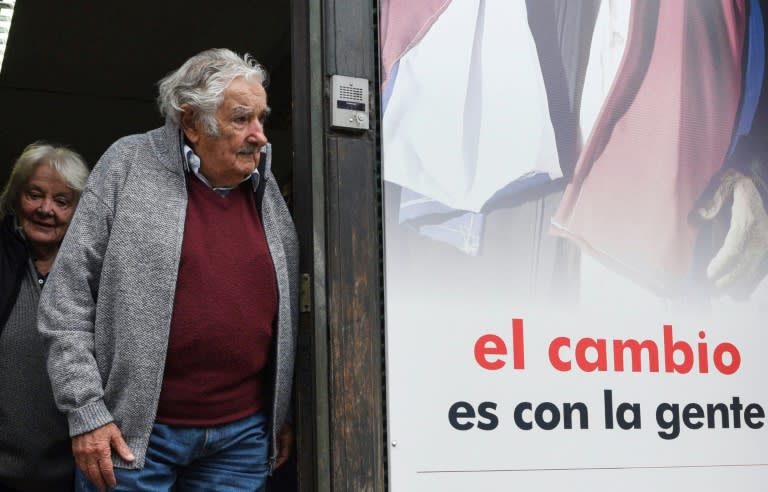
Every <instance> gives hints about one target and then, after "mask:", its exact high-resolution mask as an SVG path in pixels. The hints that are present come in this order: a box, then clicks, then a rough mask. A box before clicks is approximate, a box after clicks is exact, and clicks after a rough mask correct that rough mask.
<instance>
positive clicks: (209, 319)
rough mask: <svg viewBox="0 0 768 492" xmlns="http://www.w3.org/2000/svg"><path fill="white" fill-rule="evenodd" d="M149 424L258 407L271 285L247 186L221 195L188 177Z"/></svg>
mask: <svg viewBox="0 0 768 492" xmlns="http://www.w3.org/2000/svg"><path fill="white" fill-rule="evenodd" d="M187 188H188V191H189V201H188V204H187V217H186V223H185V225H184V241H183V244H182V249H181V262H180V264H179V275H178V280H177V283H176V300H175V304H174V309H173V317H172V319H171V334H170V338H169V340H168V355H167V358H166V362H165V375H164V378H163V387H162V391H161V392H160V404H159V407H158V411H157V421H158V422H160V423H164V424H172V425H191V426H210V425H218V424H223V423H227V422H233V421H235V420H238V419H241V418H244V417H247V416H250V415H253V414H254V413H256V412H257V411H258V410H259V409H261V408H262V407H263V406H264V403H265V399H266V391H267V388H266V387H265V382H264V372H265V370H264V368H265V365H266V363H267V360H268V356H269V350H270V342H271V340H272V321H273V319H274V317H275V311H276V309H277V287H276V281H275V271H274V266H273V264H272V257H271V256H270V254H269V250H268V248H267V242H266V237H265V235H264V228H263V226H262V224H261V221H260V220H259V216H258V213H257V211H256V205H255V197H254V193H253V188H252V187H251V183H250V181H247V182H245V183H243V184H241V185H240V186H239V187H238V188H236V189H234V190H232V191H231V192H230V193H229V194H228V195H226V196H220V195H219V194H218V193H216V192H215V191H213V190H212V189H210V188H208V187H207V186H206V185H205V184H204V183H202V182H201V181H200V180H199V179H197V178H195V177H191V178H188V179H187Z"/></svg>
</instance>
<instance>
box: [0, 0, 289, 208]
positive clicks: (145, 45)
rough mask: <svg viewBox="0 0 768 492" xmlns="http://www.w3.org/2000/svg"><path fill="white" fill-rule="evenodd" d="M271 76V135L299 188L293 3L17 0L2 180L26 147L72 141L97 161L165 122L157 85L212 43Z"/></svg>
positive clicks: (3, 105)
mask: <svg viewBox="0 0 768 492" xmlns="http://www.w3.org/2000/svg"><path fill="white" fill-rule="evenodd" d="M212 47H227V48H231V49H233V50H235V51H237V52H239V53H244V52H247V53H251V54H252V55H253V56H254V57H256V59H257V60H259V62H261V63H262V64H263V65H264V66H265V67H266V68H267V70H268V71H269V73H270V80H271V82H270V85H269V87H268V89H267V90H268V94H269V104H270V106H271V107H272V113H271V115H270V119H269V122H268V127H267V131H268V133H267V134H268V137H269V139H270V140H271V141H272V143H273V147H274V152H275V154H274V161H273V164H274V168H275V173H276V175H277V178H278V182H279V183H280V184H281V187H282V189H283V190H284V193H285V194H286V195H290V189H291V186H290V184H291V177H292V176H291V155H292V149H291V49H290V2H271V1H265V0H235V1H231V2H221V3H215V2H209V1H202V0H184V1H181V0H166V1H163V2H153V1H148V0H134V1H131V2H93V1H89V0H69V1H66V2H61V1H55V0H17V1H16V6H15V10H14V15H13V23H12V25H11V30H10V33H9V38H8V44H7V49H6V53H5V60H4V62H3V66H2V69H1V70H0V182H2V183H5V181H6V178H7V176H8V173H9V171H10V167H11V165H12V163H13V161H14V160H15V158H16V157H18V155H19V154H20V152H21V151H22V149H23V148H24V146H26V145H27V144H29V143H31V142H33V141H36V140H48V141H52V142H57V143H63V144H67V145H69V146H71V147H72V148H73V149H75V150H77V151H78V152H80V153H81V154H82V155H83V156H84V157H85V158H86V160H87V162H88V164H89V165H91V166H93V165H94V164H95V163H96V161H97V159H98V158H99V157H100V156H101V154H102V153H103V152H104V150H106V148H107V147H108V146H109V145H110V144H111V143H112V142H114V141H115V140H116V139H117V138H119V137H121V136H124V135H129V134H133V133H140V132H144V131H147V130H150V129H152V128H155V127H158V126H160V125H162V123H163V122H162V120H161V118H160V116H159V113H158V112H157V109H156V107H155V102H154V99H155V96H156V94H157V91H156V82H157V81H158V80H159V79H160V78H162V77H163V76H164V75H165V74H166V73H168V72H169V71H171V70H173V69H175V68H177V67H178V66H180V65H181V63H182V62H183V61H184V60H185V59H186V58H188V57H189V56H191V55H193V54H194V53H197V52H199V51H201V50H203V49H206V48H212Z"/></svg>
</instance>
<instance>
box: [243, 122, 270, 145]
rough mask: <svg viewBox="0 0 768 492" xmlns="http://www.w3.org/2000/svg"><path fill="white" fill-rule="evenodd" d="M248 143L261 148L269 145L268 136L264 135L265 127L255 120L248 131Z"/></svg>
mask: <svg viewBox="0 0 768 492" xmlns="http://www.w3.org/2000/svg"><path fill="white" fill-rule="evenodd" d="M248 130H249V131H248V143H252V144H256V145H258V146H259V148H261V147H264V146H265V145H267V142H268V140H267V135H266V134H265V133H264V125H263V124H262V123H261V122H260V121H259V120H255V121H254V122H253V123H251V126H250V128H249V129H248Z"/></svg>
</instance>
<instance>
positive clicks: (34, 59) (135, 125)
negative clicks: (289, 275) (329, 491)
mask: <svg viewBox="0 0 768 492" xmlns="http://www.w3.org/2000/svg"><path fill="white" fill-rule="evenodd" d="M290 28H291V22H290V2H272V1H265V0H234V1H230V2H219V3H214V2H209V1H202V0H184V1H181V0H165V1H162V2H154V1H148V0H135V1H131V2H109V1H107V2H93V1H90V0H68V1H66V2H62V1H59V0H17V1H16V4H15V9H14V15H13V23H12V26H11V30H10V33H9V38H8V43H7V48H6V53H5V60H4V62H3V66H2V69H1V70H0V183H2V184H4V183H5V182H6V180H7V177H8V174H9V173H10V168H11V166H12V164H13V162H14V160H15V159H16V157H18V155H19V154H20V153H21V151H22V149H23V148H24V147H25V146H26V145H27V144H29V143H31V142H34V141H36V140H46V141H50V142H57V143H62V144H66V145H69V146H70V147H71V148H73V149H75V150H77V151H78V152H80V153H81V154H82V155H83V156H84V157H85V159H86V161H87V162H88V164H89V165H90V166H93V165H94V164H95V163H96V161H97V160H98V158H99V157H100V156H101V154H102V153H103V152H104V151H105V150H106V149H107V147H108V146H109V145H110V144H111V143H112V142H114V141H115V140H116V139H118V138H120V137H122V136H124V135H129V134H133V133H142V132H145V131H147V130H150V129H152V128H156V127H158V126H160V125H162V123H163V122H162V119H161V118H160V116H159V113H158V111H157V109H156V106H155V96H156V94H157V91H156V82H157V81H158V80H159V79H160V78H162V77H163V76H164V75H165V74H167V73H168V72H169V71H171V70H173V69H175V68H177V67H178V66H180V65H181V63H183V61H184V60H185V59H187V58H188V57H189V56H191V55H193V54H195V53H197V52H199V51H201V50H203V49H206V48H213V47H226V48H230V49H233V50H235V51H237V52H239V53H246V52H247V53H250V54H252V55H253V56H254V57H256V59H257V60H259V62H260V63H262V64H263V65H264V66H265V67H266V69H267V70H268V71H269V74H270V84H269V86H268V88H267V92H268V95H269V104H270V106H271V108H272V113H271V115H270V118H269V121H268V123H267V135H268V137H269V139H270V141H271V142H272V144H273V147H274V157H273V170H274V172H275V174H276V176H277V179H278V182H279V183H280V185H281V189H282V190H283V193H284V194H285V195H286V198H287V199H288V201H289V205H290V202H291V200H290V190H291V189H292V178H293V176H292V166H291V159H292V154H293V151H292V139H291V135H292V129H291V125H292V122H291V99H292V94H291V33H290ZM295 476H296V473H295V463H294V462H293V461H292V462H290V463H289V464H288V465H286V466H285V467H283V468H282V469H281V470H278V473H276V477H275V480H274V481H273V487H272V489H271V490H272V492H289V491H293V490H296V483H295V482H296V480H295Z"/></svg>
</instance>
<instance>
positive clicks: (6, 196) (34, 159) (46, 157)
mask: <svg viewBox="0 0 768 492" xmlns="http://www.w3.org/2000/svg"><path fill="white" fill-rule="evenodd" d="M44 164H47V165H48V166H51V169H53V170H54V171H56V173H57V174H58V175H59V176H61V177H62V179H63V180H64V181H66V183H67V185H68V186H69V187H70V188H72V189H73V190H74V191H75V200H76V201H77V200H79V199H80V194H81V193H82V191H83V188H85V182H86V181H87V180H88V173H89V172H90V171H88V166H86V165H85V161H84V160H83V158H82V157H81V156H80V154H78V153H77V152H75V151H73V150H70V149H68V148H67V147H64V146H62V145H53V144H49V143H45V142H35V143H33V144H30V145H27V147H26V148H25V149H24V151H23V152H22V153H21V155H20V156H19V158H18V159H16V163H14V165H13V169H12V170H11V177H10V178H8V183H6V185H5V188H4V189H3V192H2V194H0V218H3V217H5V216H6V215H7V214H8V213H11V212H12V213H16V207H17V206H18V204H19V199H20V198H21V192H22V190H23V189H24V187H25V186H26V185H27V182H28V181H29V178H30V177H31V176H32V174H33V173H34V172H35V169H37V168H38V166H41V165H44Z"/></svg>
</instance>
